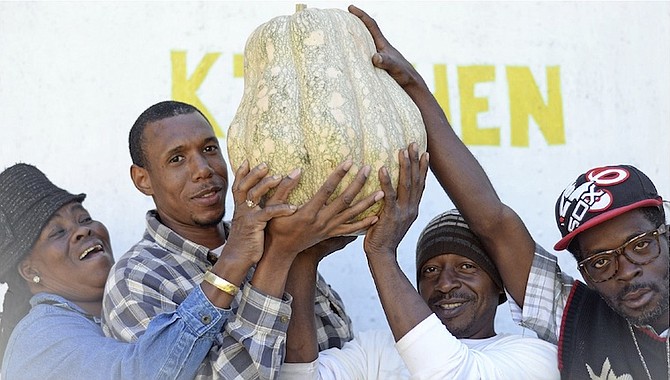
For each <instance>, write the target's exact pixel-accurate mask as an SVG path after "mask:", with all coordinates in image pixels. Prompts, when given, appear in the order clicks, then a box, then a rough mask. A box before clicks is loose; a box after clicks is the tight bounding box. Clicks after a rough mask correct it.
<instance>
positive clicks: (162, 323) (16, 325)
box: [0, 164, 231, 379]
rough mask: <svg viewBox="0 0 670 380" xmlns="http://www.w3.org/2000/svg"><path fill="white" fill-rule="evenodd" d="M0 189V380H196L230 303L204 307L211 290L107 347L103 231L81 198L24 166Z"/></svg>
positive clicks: (107, 251) (7, 173)
mask: <svg viewBox="0 0 670 380" xmlns="http://www.w3.org/2000/svg"><path fill="white" fill-rule="evenodd" d="M0 183H2V187H1V188H0V283H7V285H8V290H7V293H6V295H5V300H4V305H3V310H4V313H3V315H2V321H1V323H0V355H1V354H2V353H4V359H3V362H2V378H4V379H15V378H30V379H38V378H39V379H60V378H64V377H75V378H87V379H126V378H127V379H131V378H141V379H144V378H151V379H163V378H169V379H176V378H193V377H194V376H195V373H196V371H197V369H198V367H199V365H200V363H201V362H202V361H203V359H204V357H205V355H206V354H207V352H209V350H210V348H211V346H212V344H213V343H214V342H215V340H216V337H217V335H218V334H219V333H220V331H221V329H222V328H223V324H224V322H225V321H226V320H227V318H228V315H229V310H230V309H224V308H226V307H228V305H229V302H230V298H231V297H229V296H227V295H224V296H225V297H223V298H217V297H211V298H210V296H209V295H206V293H205V291H207V294H211V290H213V289H214V288H213V287H212V286H211V285H209V284H202V285H201V286H202V287H200V286H199V287H196V288H195V289H194V290H193V291H192V292H191V293H190V294H189V296H188V297H187V298H186V300H184V302H183V303H182V304H181V305H180V306H179V308H177V310H176V311H175V312H172V313H164V314H161V315H159V316H157V317H156V318H154V319H153V320H152V322H151V323H150V324H149V327H148V329H147V331H146V333H145V334H144V335H143V336H142V337H140V338H139V339H138V340H137V341H136V342H135V343H123V342H118V341H116V340H114V339H112V338H107V337H105V335H104V334H103V331H102V328H101V326H100V311H101V308H102V295H103V290H104V286H105V281H106V279H107V275H108V274H109V271H110V269H111V267H112V264H113V263H114V257H113V255H112V250H111V245H110V238H109V233H108V231H107V228H106V227H105V226H104V225H103V224H102V223H100V222H98V221H96V220H94V219H92V218H91V216H90V215H89V213H88V211H86V209H85V208H84V206H83V205H82V202H83V201H84V199H85V198H86V195H85V194H78V195H75V194H70V193H69V192H67V191H65V190H63V189H61V188H59V187H57V186H55V185H54V184H53V183H51V182H50V181H49V179H47V177H46V176H45V175H44V174H43V173H42V172H41V171H40V170H39V169H37V168H36V167H34V166H31V165H27V164H16V165H14V166H11V167H9V168H7V169H6V170H4V171H3V172H2V173H0ZM226 297H227V298H226ZM212 298H214V299H212ZM35 342H39V344H36V343H35ZM177 343H179V344H177ZM38 363H39V365H36V364H38ZM91 363H96V364H95V365H94V366H91Z"/></svg>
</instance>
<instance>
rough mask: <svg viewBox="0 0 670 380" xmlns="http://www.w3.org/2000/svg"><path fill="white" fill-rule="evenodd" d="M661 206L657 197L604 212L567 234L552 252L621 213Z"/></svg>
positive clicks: (561, 248)
mask: <svg viewBox="0 0 670 380" xmlns="http://www.w3.org/2000/svg"><path fill="white" fill-rule="evenodd" d="M662 204H663V199H661V197H658V198H656V199H645V200H642V201H639V202H635V203H631V204H629V205H628V206H624V207H619V208H617V209H614V210H611V211H608V212H604V213H602V214H600V215H598V216H596V217H594V218H593V219H589V221H587V222H586V223H584V224H582V225H581V226H579V227H577V228H576V229H575V230H573V231H572V232H570V233H569V234H567V235H565V236H564V237H563V239H561V240H559V241H558V243H556V245H554V250H556V251H562V250H564V249H566V248H568V246H569V245H570V242H571V241H572V239H574V238H575V236H577V235H578V234H580V233H582V232H584V231H586V230H588V229H589V228H591V227H595V226H597V225H599V224H600V223H602V222H605V221H608V220H610V219H613V218H615V217H617V216H619V215H621V214H623V213H626V212H628V211H631V210H635V209H637V208H641V207H654V206H659V205H662Z"/></svg>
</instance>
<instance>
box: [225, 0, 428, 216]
mask: <svg viewBox="0 0 670 380" xmlns="http://www.w3.org/2000/svg"><path fill="white" fill-rule="evenodd" d="M375 52H376V49H375V45H374V43H373V41H372V37H371V36H370V34H369V32H368V30H367V29H366V28H365V25H363V23H362V22H361V21H360V20H359V19H358V18H357V17H356V16H354V15H352V14H350V13H348V12H345V11H342V10H338V9H316V8H311V9H300V8H299V10H298V11H297V12H296V13H295V14H293V15H291V16H280V17H275V18H273V19H271V20H270V21H268V22H266V23H265V24H262V25H261V26H259V27H258V28H257V29H256V30H255V31H254V32H253V33H252V34H251V36H250V37H249V39H248V40H247V43H246V47H245V51H244V94H243V97H242V100H241V102H240V105H239V108H238V110H237V113H236V115H235V117H234V118H233V121H232V123H231V125H230V128H229V129H228V154H229V159H230V164H231V167H232V168H237V167H239V165H241V164H242V162H243V161H244V159H248V160H249V164H250V165H251V167H253V166H255V165H257V164H259V163H261V162H266V163H267V164H268V166H269V168H270V172H271V174H278V175H286V174H288V173H289V172H291V170H293V169H295V168H301V169H302V178H301V180H300V183H299V184H298V186H297V187H296V188H295V189H294V190H293V192H292V193H291V195H290V196H289V202H290V203H291V204H295V205H301V204H303V203H306V202H307V201H308V200H309V199H310V198H311V197H312V196H313V195H314V194H315V193H316V191H317V190H318V189H319V188H320V186H321V185H322V184H323V182H324V181H325V180H326V178H327V177H328V175H329V174H330V173H331V172H332V171H333V170H334V169H335V167H336V166H337V165H339V164H340V163H341V162H343V161H344V160H346V159H347V158H351V159H352V160H353V163H354V166H353V168H352V170H351V171H350V173H349V174H348V177H346V178H345V179H344V180H343V181H342V183H341V184H340V188H339V189H338V191H336V193H335V194H333V198H335V197H337V195H338V194H339V191H341V190H342V189H343V188H344V187H345V186H346V185H348V184H349V183H350V182H351V180H352V179H353V177H354V176H355V173H356V172H357V168H360V167H362V166H363V165H365V164H369V165H371V166H372V171H371V174H370V177H369V179H368V181H367V183H366V185H365V187H364V188H363V189H362V190H361V193H360V194H359V197H363V196H367V195H369V194H371V193H372V192H374V191H376V190H378V189H379V179H378V177H377V171H378V170H379V168H381V167H382V166H386V167H388V169H389V173H390V174H391V177H392V179H393V181H394V185H396V186H397V182H398V170H399V163H398V151H399V150H400V149H403V148H406V147H407V146H408V145H409V144H410V143H411V142H417V143H418V144H419V147H420V151H425V150H426V135H425V128H424V125H423V121H422V119H421V114H420V113H419V110H418V108H417V107H416V105H415V104H414V103H413V102H412V100H411V99H410V98H409V96H408V95H407V94H406V93H405V92H404V91H403V89H402V88H401V87H400V86H399V85H398V84H397V83H396V82H395V81H394V80H393V78H391V77H390V75H389V74H388V73H387V72H386V71H384V70H381V69H378V68H376V67H374V66H373V65H372V55H373V54H374V53H375ZM381 207H382V205H381V201H380V202H378V203H376V204H375V205H373V206H372V207H370V208H369V209H368V210H366V211H365V212H364V213H362V214H361V215H359V216H358V219H360V218H363V217H365V216H367V215H372V214H377V213H379V212H380V211H381Z"/></svg>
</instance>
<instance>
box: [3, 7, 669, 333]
mask: <svg viewBox="0 0 670 380" xmlns="http://www.w3.org/2000/svg"><path fill="white" fill-rule="evenodd" d="M347 5H348V3H345V2H313V3H308V6H310V7H317V8H332V7H337V8H341V9H345V8H346V6H347ZM357 5H359V6H360V7H361V8H363V9H365V10H367V11H368V12H369V13H370V14H371V15H372V16H373V17H375V18H376V19H377V21H378V22H379V24H380V26H381V27H382V30H383V31H384V32H385V33H386V35H387V36H388V37H389V39H390V40H391V41H392V42H393V43H394V44H395V45H396V47H398V48H399V50H401V51H402V52H403V53H404V54H405V56H406V57H408V58H410V60H411V61H412V62H414V63H415V64H416V65H417V68H418V69H419V70H420V72H421V73H422V74H423V75H424V77H425V78H426V79H427V82H428V83H429V84H431V86H433V87H434V88H437V87H439V85H440V84H443V83H445V82H444V81H443V80H442V79H440V77H439V75H434V71H433V68H434V67H435V65H440V64H442V65H444V64H446V74H447V82H448V85H447V87H446V88H447V89H448V93H449V96H448V98H449V104H450V107H449V111H450V115H451V120H452V123H453V125H454V128H455V129H456V130H457V131H459V133H461V132H462V130H461V127H462V125H463V122H462V120H463V119H462V117H463V115H465V116H467V114H473V112H475V114H476V125H475V126H476V127H477V126H478V127H479V128H498V132H497V134H499V136H500V140H499V142H496V143H494V144H493V145H487V146H475V145H472V146H471V148H472V150H473V152H474V153H475V155H476V156H477V157H478V159H479V160H480V162H481V164H482V165H483V166H484V168H485V169H486V170H487V172H488V173H489V175H490V177H491V180H492V181H493V183H494V185H495V186H496V188H497V189H498V192H499V195H500V197H501V198H502V199H503V200H504V201H505V202H507V203H508V204H510V205H511V206H512V207H513V208H515V209H516V210H517V212H518V213H519V214H520V215H521V216H522V218H523V219H524V220H525V221H526V223H527V225H528V226H529V229H530V230H531V232H532V233H533V234H534V236H535V238H536V240H537V241H538V242H539V243H541V244H542V245H544V246H545V247H546V248H548V249H550V248H551V247H552V246H553V243H555V241H556V240H557V239H558V238H559V233H558V231H557V229H556V227H555V225H554V222H553V206H554V202H555V199H556V197H557V196H558V194H559V193H560V192H561V190H563V188H564V187H565V186H566V185H567V184H568V183H569V182H571V181H573V180H574V179H575V178H576V176H577V175H578V174H580V173H581V172H583V171H585V170H586V169H588V168H590V167H592V166H597V165H603V164H616V163H631V164H634V165H637V166H638V167H640V168H641V169H642V170H643V171H645V172H646V173H647V174H648V175H649V176H650V177H651V178H652V180H653V181H655V183H656V186H657V187H658V190H659V192H660V193H661V194H662V195H665V196H666V197H670V176H669V175H668V169H667V163H668V160H669V158H670V155H669V153H668V147H669V146H670V3H668V2H650V3H643V2H634V3H628V2H605V3H600V2H599V3H595V2H569V3H563V2H541V3H528V2H411V3H409V2H370V1H361V2H358V3H357ZM293 8H294V3H293V2H285V1H281V2H280V1H277V2H245V3H242V2H165V3H163V2H137V3H136V2H87V3H82V2H73V3H68V2H65V3H55V2H54V3H52V2H17V3H7V2H2V3H0V142H1V143H0V144H1V148H0V166H1V167H2V168H4V167H7V166H9V165H12V164H14V163H16V162H28V163H32V164H35V165H36V166H38V167H39V168H41V169H42V170H43V171H44V172H46V173H47V174H48V176H49V177H50V178H51V179H52V180H53V181H54V182H55V183H56V184H58V185H60V186H62V187H64V188H66V189H69V190H70V191H72V192H86V193H88V194H89V198H88V199H87V200H86V203H85V205H86V206H87V207H88V209H89V210H90V211H91V212H92V214H93V215H94V216H95V217H96V218H98V219H99V220H102V221H103V222H105V223H106V224H107V226H108V227H109V229H110V231H111V233H112V237H113V247H114V251H115V253H116V255H117V257H118V256H120V255H121V254H123V253H124V252H125V250H126V249H127V248H128V247H130V246H131V245H132V244H133V243H134V242H135V241H137V240H138V239H139V238H140V236H141V233H142V231H143V228H144V213H145V211H146V210H147V209H149V208H150V207H152V202H151V200H150V199H149V198H145V197H144V196H142V195H140V193H139V192H137V191H136V190H135V189H134V188H133V186H132V184H131V181H130V178H129V175H128V168H129V165H130V158H129V154H128V150H127V134H128V131H129V128H130V126H131V125H132V123H133V122H134V120H135V119H136V117H137V116H138V115H139V114H140V113H141V112H142V111H143V110H144V109H145V108H146V107H148V106H149V105H151V104H154V103H156V102H158V101H161V100H165V99H169V98H171V96H172V86H173V81H172V70H173V67H172V62H171V52H172V51H186V54H187V57H188V61H187V62H188V72H189V75H190V73H192V72H193V71H194V70H195V68H196V66H197V65H198V63H199V62H200V61H201V60H202V59H203V57H204V55H205V54H206V53H213V52H217V53H220V56H219V58H218V59H217V61H216V62H215V63H214V65H213V66H212V68H211V69H210V70H209V72H208V73H207V76H206V78H205V80H204V81H203V84H202V86H201V87H200V88H199V90H198V92H197V95H198V96H199V97H200V99H201V100H202V102H203V104H204V105H205V106H206V108H207V109H208V110H209V111H210V112H211V114H212V115H213V117H214V119H215V121H216V122H217V123H218V124H219V125H220V126H221V127H222V129H223V130H224V131H225V129H226V128H227V125H228V124H229V122H230V120H231V119H232V116H233V114H234V112H235V110H236V108H237V105H238V102H239V100H240V98H241V92H242V90H243V79H242V78H241V77H235V76H234V75H233V69H234V67H235V66H234V64H233V57H234V55H235V54H241V53H243V49H244V43H245V40H246V38H247V36H248V35H249V34H250V33H251V31H252V30H253V29H254V28H255V27H256V26H258V25H260V24H261V23H263V22H265V21H267V20H269V19H270V18H272V17H275V16H278V15H284V14H290V13H292V12H293ZM474 66H484V69H481V68H475V69H472V67H474ZM510 67H521V68H525V69H528V70H530V72H531V73H532V77H533V79H534V81H535V82H536V83H537V89H538V91H539V93H540V94H541V95H542V96H543V97H544V98H545V100H546V98H547V96H548V95H547V94H548V93H549V91H550V88H553V89H554V90H556V89H557V88H556V86H555V84H554V85H552V84H550V83H549V80H548V79H547V78H548V76H547V75H546V74H545V73H546V72H547V69H548V68H550V67H553V68H556V67H557V68H558V69H559V73H560V75H558V83H559V87H558V91H559V94H558V95H559V98H558V99H559V100H560V105H561V106H562V109H561V110H560V112H559V113H558V114H557V115H558V116H556V115H554V116H553V117H548V118H545V119H543V121H541V122H538V123H539V124H543V125H545V126H548V127H547V128H549V129H551V130H552V131H553V132H554V133H556V134H557V135H558V136H559V137H562V138H563V142H560V143H558V144H549V141H548V138H547V137H546V136H545V135H544V134H543V133H542V132H541V131H540V130H541V128H540V127H539V126H538V123H536V122H535V121H531V122H530V128H529V132H528V134H527V136H528V138H529V142H528V144H527V145H528V146H523V147H518V146H512V142H511V137H510V136H511V130H512V126H511V124H512V122H511V121H510V120H511V116H510V115H511V111H510V110H511V109H512V104H513V103H515V102H520V100H519V98H516V99H512V97H511V96H510V95H509V88H511V87H514V85H513V84H512V82H511V79H510V78H509V77H508V75H507V70H508V68H510ZM469 69H472V70H474V72H476V73H480V74H481V73H482V72H486V71H487V70H489V71H491V70H492V71H493V73H494V75H495V76H494V77H493V78H492V79H491V80H484V81H481V82H482V83H479V84H477V85H475V86H474V89H475V92H474V95H473V96H475V97H477V98H482V99H486V101H487V102H488V107H484V108H483V109H482V110H481V111H482V112H479V113H476V107H477V104H479V105H480V106H481V102H479V101H474V102H472V98H471V99H470V100H468V99H467V98H466V95H464V94H465V93H464V92H463V91H465V90H467V88H468V86H465V87H463V88H460V87H459V83H460V84H461V85H463V83H465V82H466V79H464V78H465V77H462V76H461V75H460V74H459V72H460V71H461V70H463V72H465V71H467V70H469ZM552 86H554V87H552ZM470 88H472V86H470ZM461 96H462V97H463V99H465V103H464V104H463V105H461V102H460V101H459V100H461ZM521 101H523V99H521ZM478 102H479V103H478ZM521 103H522V102H521ZM521 103H515V104H521ZM473 110H474V111H473ZM554 110H556V107H554ZM560 122H562V127H563V129H560V128H559V127H558V125H559V124H560ZM222 137H223V136H222ZM222 145H225V143H223V144H222ZM664 167H665V169H663V168H664ZM231 178H232V173H231ZM0 185H1V184H0ZM229 204H231V205H232V203H231V202H230V198H229ZM230 207H232V206H230ZM230 207H229V208H230ZM450 207H452V205H451V203H450V201H449V200H448V199H447V198H446V196H445V195H444V193H443V192H442V190H441V188H439V186H437V184H436V182H435V180H434V179H433V178H432V177H431V178H430V181H429V183H428V185H427V189H426V192H425V197H424V199H423V201H422V204H421V210H420V215H419V218H418V220H417V222H416V223H415V225H414V226H413V227H412V229H411V230H410V231H409V233H408V235H407V237H406V238H405V241H404V242H403V244H402V245H401V246H400V261H401V264H402V266H403V268H404V269H405V270H406V272H407V273H409V277H410V278H411V279H412V280H413V279H414V274H413V273H414V265H413V260H414V257H413V255H414V245H415V243H416V239H417V236H418V234H419V232H420V231H421V229H422V227H423V226H424V225H425V224H426V223H427V222H428V221H429V220H430V219H431V218H432V217H433V216H434V215H436V214H437V213H438V212H440V211H443V210H446V209H448V208H450ZM361 243H362V239H359V240H358V241H356V242H355V243H353V244H352V245H351V246H350V247H348V248H347V249H346V250H345V251H344V252H340V253H337V254H336V255H334V256H332V257H329V258H328V259H326V261H325V262H324V263H323V265H322V268H321V269H322V272H323V273H324V275H325V276H326V278H327V279H328V280H329V281H330V282H331V284H332V285H333V287H334V288H335V289H336V290H337V291H338V292H339V293H340V294H341V295H342V297H343V298H344V299H345V302H346V303H347V305H348V310H349V312H350V314H351V315H352V317H353V319H354V322H355V327H356V329H357V330H366V329H370V328H385V326H386V322H385V318H384V315H383V312H382V310H381V307H380V306H379V303H378V299H377V296H376V292H375V289H374V286H373V285H372V281H371V279H370V277H369V273H368V271H367V264H366V262H365V259H364V254H363V252H362V249H361ZM559 257H560V262H561V264H563V266H564V268H565V270H566V271H567V272H569V273H572V274H574V275H576V274H577V273H576V271H575V269H574V261H573V260H572V259H571V258H570V257H568V254H566V253H560V254H559ZM498 322H499V330H513V329H515V327H514V326H513V325H512V324H511V323H510V321H509V317H508V312H507V310H506V309H505V308H503V309H501V310H500V312H499V321H498Z"/></svg>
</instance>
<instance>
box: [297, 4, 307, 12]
mask: <svg viewBox="0 0 670 380" xmlns="http://www.w3.org/2000/svg"><path fill="white" fill-rule="evenodd" d="M305 8H307V4H296V5H295V13H298V12H300V11H303V10H305Z"/></svg>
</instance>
